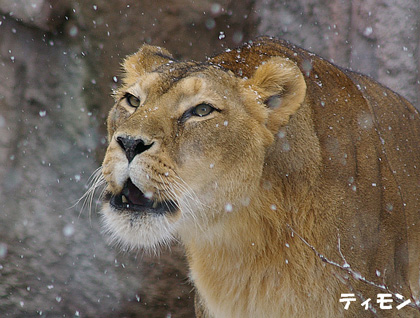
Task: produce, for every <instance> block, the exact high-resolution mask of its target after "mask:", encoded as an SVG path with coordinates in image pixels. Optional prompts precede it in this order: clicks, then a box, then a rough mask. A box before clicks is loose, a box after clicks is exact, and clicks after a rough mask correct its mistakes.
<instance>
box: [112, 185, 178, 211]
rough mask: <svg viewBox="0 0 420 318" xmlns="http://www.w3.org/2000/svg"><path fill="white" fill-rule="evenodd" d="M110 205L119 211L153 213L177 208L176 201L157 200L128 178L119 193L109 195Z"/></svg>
mask: <svg viewBox="0 0 420 318" xmlns="http://www.w3.org/2000/svg"><path fill="white" fill-rule="evenodd" d="M109 203H110V205H111V206H112V207H113V208H114V209H116V210H119V211H133V212H143V213H152V214H165V213H171V212H174V211H176V210H177V205H176V203H175V202H174V201H171V200H168V201H157V200H153V199H152V196H151V195H150V196H149V195H146V194H145V193H143V192H142V191H141V190H140V189H139V188H137V187H136V186H135V184H134V183H133V182H132V181H131V179H128V180H127V182H126V183H125V185H124V188H123V189H122V191H121V192H120V193H119V194H116V195H111V196H110V197H109Z"/></svg>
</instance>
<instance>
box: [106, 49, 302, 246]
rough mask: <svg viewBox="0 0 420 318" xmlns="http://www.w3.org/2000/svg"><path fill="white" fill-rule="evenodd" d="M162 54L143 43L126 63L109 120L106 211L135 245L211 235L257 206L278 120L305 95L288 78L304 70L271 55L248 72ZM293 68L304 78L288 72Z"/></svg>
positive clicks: (119, 234)
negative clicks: (251, 204)
mask: <svg viewBox="0 0 420 318" xmlns="http://www.w3.org/2000/svg"><path fill="white" fill-rule="evenodd" d="M162 52H163V51H162V50H161V49H160V48H155V47H150V46H144V47H143V48H142V49H141V50H140V51H139V52H138V53H137V54H135V55H133V56H131V57H129V58H128V59H127V60H126V62H125V64H124V67H125V71H126V77H125V84H124V85H123V86H122V87H121V88H120V89H119V90H118V91H117V92H116V94H115V97H116V104H115V105H114V107H113V109H112V110H111V112H110V114H109V118H108V136H109V146H108V149H107V152H106V155H105V159H104V161H103V166H102V172H103V176H104V178H105V180H106V183H107V188H106V195H105V200H104V204H103V218H104V223H105V226H106V229H107V230H108V231H109V232H110V233H111V236H112V237H113V238H114V240H117V241H119V242H121V243H122V244H124V245H127V246H128V247H136V246H142V247H146V248H147V247H149V248H153V247H155V246H156V245H159V244H162V243H166V242H168V241H169V240H170V239H171V238H172V237H173V236H174V235H175V234H181V235H188V233H189V232H191V231H198V230H201V231H204V232H205V231H206V227H208V226H212V225H214V224H216V223H217V222H218V221H219V220H220V219H222V218H223V217H224V215H226V214H229V213H235V210H236V209H235V207H239V206H243V205H246V204H248V201H249V198H250V197H251V196H252V193H253V191H256V189H257V187H258V185H259V183H260V179H261V173H262V171H263V166H264V158H265V154H266V151H267V149H268V147H269V146H270V145H271V144H272V142H273V140H274V133H275V131H273V129H272V126H273V125H280V123H281V122H286V121H287V120H288V117H289V116H290V113H291V112H293V109H296V108H297V107H298V106H299V105H300V103H301V102H302V100H303V96H304V93H303V92H300V91H298V92H293V91H288V90H287V85H285V83H284V81H285V78H288V79H290V78H293V80H299V76H301V74H300V72H299V71H298V69H297V67H295V66H294V64H293V63H291V62H288V61H278V60H274V61H268V62H267V63H265V64H264V65H262V66H261V67H260V68H259V69H258V70H257V71H256V72H255V74H254V76H253V77H252V78H250V79H246V78H245V79H244V78H240V77H237V76H235V75H234V74H233V73H232V72H227V71H225V70H223V69H221V68H220V67H218V66H214V65H211V64H198V63H194V62H188V63H184V62H183V63H181V62H174V61H173V60H172V59H171V58H170V56H169V55H168V53H167V52H163V53H162ZM279 69H280V71H281V72H279ZM290 72H295V73H296V75H295V76H294V77H290V76H284V77H281V76H280V75H281V74H285V73H287V75H290V74H289V73H290ZM279 74H280V75H279ZM302 82H303V79H302ZM303 83H304V82H303ZM303 85H304V84H303ZM273 100H275V101H276V102H275V103H273ZM280 103H281V106H282V107H278V105H279V104H280ZM274 104H275V105H274ZM273 105H274V106H273Z"/></svg>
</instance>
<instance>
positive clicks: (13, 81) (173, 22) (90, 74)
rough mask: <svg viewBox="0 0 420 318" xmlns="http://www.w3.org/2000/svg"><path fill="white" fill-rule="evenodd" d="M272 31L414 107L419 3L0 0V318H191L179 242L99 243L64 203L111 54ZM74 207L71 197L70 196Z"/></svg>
mask: <svg viewBox="0 0 420 318" xmlns="http://www.w3.org/2000/svg"><path fill="white" fill-rule="evenodd" d="M258 35H272V36H276V37H282V38H285V39H288V40H290V41H292V42H294V43H295V44H297V45H299V46H302V47H304V48H306V49H309V50H312V51H314V52H315V53H317V54H319V55H321V56H323V57H325V58H327V59H329V60H332V61H334V63H336V64H338V65H340V66H343V67H349V68H351V69H353V70H356V71H359V72H362V73H365V74H368V75H371V76H373V77H374V78H375V79H377V80H378V81H379V82H381V83H383V84H385V85H387V86H389V87H390V88H391V89H393V90H395V91H397V92H399V93H400V94H402V95H403V96H404V97H406V98H407V99H408V100H409V101H411V102H412V103H413V104H414V105H415V106H416V107H417V108H419V104H420V75H419V68H420V5H419V1H418V0H293V1H279V0H241V1H239V0H236V1H235V0H220V1H209V0H178V1H177V0H137V1H134V0H133V1H131V0H119V1H118V0H83V1H81V0H80V1H72V0H0V317H165V318H169V317H193V316H194V315H193V298H194V294H193V288H192V286H191V285H190V284H189V283H188V280H187V268H186V262H185V259H184V257H183V255H182V249H181V247H180V246H177V245H174V246H173V247H172V248H171V250H170V251H162V253H161V255H160V256H156V257H155V256H149V255H143V254H142V252H141V251H140V252H137V253H136V252H131V253H128V252H125V251H121V250H120V249H118V248H112V247H110V246H109V245H108V244H107V242H106V238H105V237H104V236H103V235H102V234H101V232H100V221H99V218H98V213H97V210H98V208H97V207H96V204H95V202H94V203H93V206H92V209H91V211H89V208H86V209H84V210H82V205H81V204H78V205H75V203H76V202H77V200H78V199H79V198H80V197H81V196H82V195H83V193H84V192H85V191H86V189H87V186H86V185H87V182H88V178H89V176H90V175H91V174H92V173H93V172H94V170H95V169H96V168H97V167H99V166H100V164H101V159H102V156H103V153H104V149H105V147H106V139H105V131H106V127H105V118H106V116H107V112H108V111H109V109H110V107H111V106H112V104H113V100H112V98H111V92H112V89H114V88H116V87H117V86H118V85H119V84H120V75H121V73H120V63H121V61H122V58H124V56H126V55H127V54H131V53H134V52H135V51H136V50H137V49H138V48H139V47H140V45H141V44H142V43H150V44H154V45H160V46H163V47H165V48H167V49H168V50H169V51H171V52H172V54H173V55H174V56H175V57H176V58H179V59H195V60H204V59H205V57H206V56H210V55H213V54H215V53H217V52H220V51H222V50H224V49H226V48H233V47H236V46H239V45H241V44H242V43H243V42H244V41H248V40H250V39H252V38H254V37H255V36H258ZM74 205H75V206H74Z"/></svg>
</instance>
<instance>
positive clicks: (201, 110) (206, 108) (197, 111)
mask: <svg viewBox="0 0 420 318" xmlns="http://www.w3.org/2000/svg"><path fill="white" fill-rule="evenodd" d="M213 110H214V108H213V107H212V106H210V105H209V104H204V103H203V104H199V105H197V106H195V107H194V109H193V111H192V113H193V115H194V116H199V117H204V116H207V115H209V114H211V113H212V112H213Z"/></svg>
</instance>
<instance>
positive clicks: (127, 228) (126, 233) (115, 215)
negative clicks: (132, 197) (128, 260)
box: [102, 204, 175, 253]
mask: <svg viewBox="0 0 420 318" xmlns="http://www.w3.org/2000/svg"><path fill="white" fill-rule="evenodd" d="M138 218H142V220H141V221H139V220H138ZM102 224H103V228H104V233H105V234H106V235H107V236H108V237H109V240H110V243H111V244H116V245H119V246H121V248H122V249H124V250H133V249H137V248H143V249H146V250H147V251H151V252H153V253H156V252H157V251H158V249H159V247H160V246H161V245H169V244H170V242H171V241H172V240H173V239H174V238H173V233H174V232H175V228H174V225H173V224H171V223H170V222H169V221H168V219H167V218H165V216H163V215H157V216H146V217H145V216H141V215H136V213H133V212H131V211H126V212H124V211H121V212H115V210H114V209H113V208H111V207H110V206H109V204H104V206H103V207H102Z"/></svg>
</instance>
